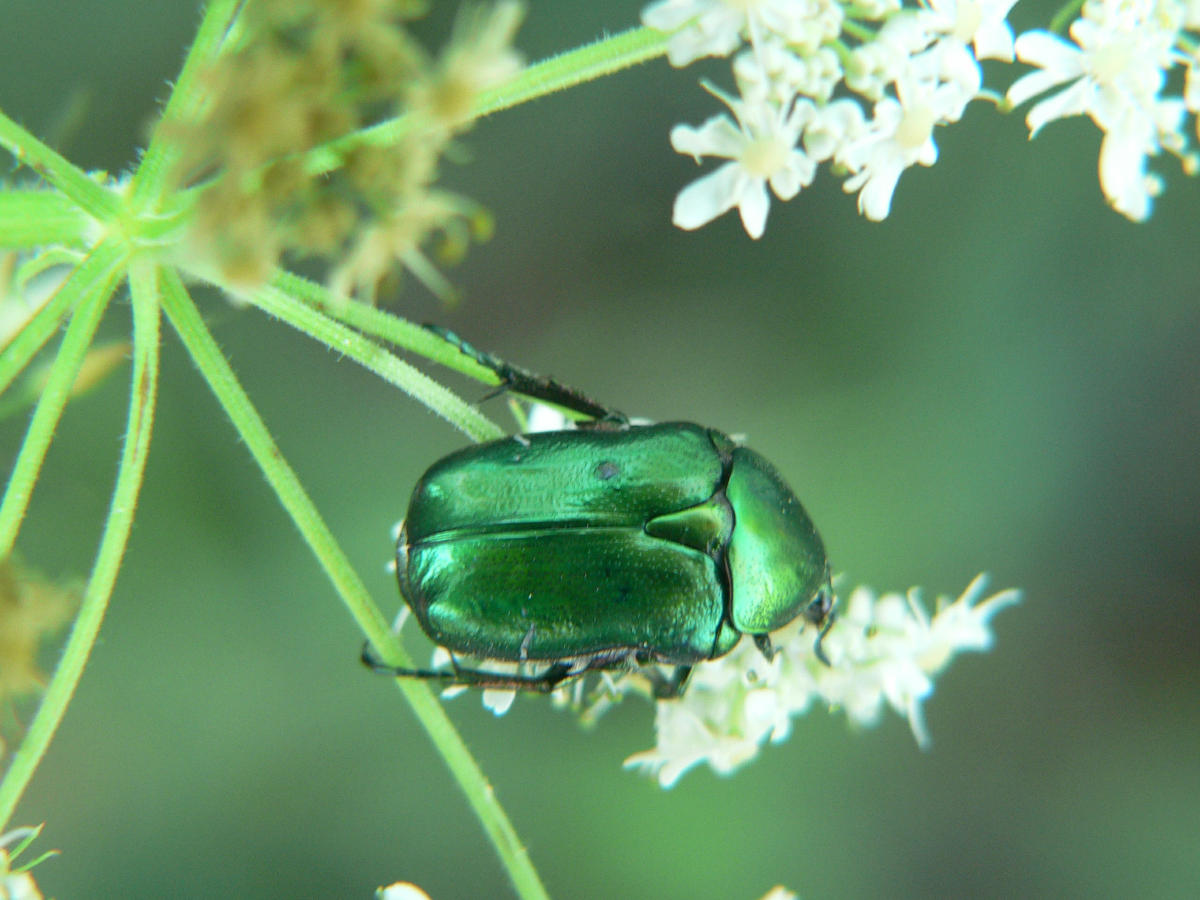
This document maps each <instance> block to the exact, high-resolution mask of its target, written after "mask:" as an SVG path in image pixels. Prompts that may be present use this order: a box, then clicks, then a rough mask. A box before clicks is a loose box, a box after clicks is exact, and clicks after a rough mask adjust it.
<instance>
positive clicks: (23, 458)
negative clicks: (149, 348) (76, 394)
mask: <svg viewBox="0 0 1200 900" xmlns="http://www.w3.org/2000/svg"><path fill="white" fill-rule="evenodd" d="M122 262H123V259H122V251H121V250H120V249H119V248H116V247H113V246H110V245H108V244H101V245H100V247H98V248H97V249H96V250H95V251H94V252H93V253H92V254H91V256H89V257H88V259H87V260H86V261H85V262H84V263H83V265H81V266H80V267H79V268H78V269H76V270H75V273H74V274H73V275H72V276H71V278H70V279H68V281H67V283H66V284H65V285H63V287H62V288H61V289H60V291H67V290H70V291H72V292H73V295H74V297H73V299H74V300H75V304H74V305H75V313H74V315H72V316H71V324H70V325H68V326H67V333H66V335H65V336H64V337H63V340H62V345H61V346H60V347H59V350H58V355H57V356H56V357H55V359H54V362H53V363H52V364H51V366H50V374H49V377H48V378H47V380H46V387H45V388H44V389H43V391H42V396H41V398H40V399H39V400H38V404H37V408H36V409H35V410H34V413H33V418H32V419H31V420H30V422H29V429H28V431H26V433H25V440H24V441H23V442H22V443H21V450H20V452H19V453H18V454H17V461H16V463H15V464H14V465H13V470H12V474H11V475H10V476H9V479H8V487H7V488H6V489H5V491H4V502H3V503H0V558H3V557H5V556H7V555H8V554H9V552H10V551H11V550H12V548H13V543H14V542H15V541H16V539H17V532H18V531H19V530H20V528H21V520H22V519H23V518H24V517H25V509H26V507H28V505H29V497H30V495H31V494H32V493H33V486H34V484H35V483H36V482H37V477H38V472H39V471H40V470H41V468H42V461H43V460H44V459H45V458H46V450H47V449H48V448H49V446H50V440H51V438H53V437H54V428H55V426H56V425H57V424H58V420H59V418H60V417H61V416H62V411H63V407H64V406H66V403H67V397H68V395H69V394H70V392H71V387H72V386H73V385H74V384H75V377H76V376H77V375H78V374H79V367H80V366H81V365H83V358H84V356H85V355H86V354H87V350H88V347H89V346H90V345H91V343H92V338H93V337H94V336H95V334H96V326H97V325H99V324H100V317H101V315H103V313H104V309H105V306H106V305H107V304H108V299H109V298H110V297H111V296H112V292H113V290H114V288H115V287H116V284H117V281H118V279H119V276H120V273H121V268H120V266H121V263H122ZM26 349H27V348H26ZM5 356H7V352H6V353H5Z"/></svg>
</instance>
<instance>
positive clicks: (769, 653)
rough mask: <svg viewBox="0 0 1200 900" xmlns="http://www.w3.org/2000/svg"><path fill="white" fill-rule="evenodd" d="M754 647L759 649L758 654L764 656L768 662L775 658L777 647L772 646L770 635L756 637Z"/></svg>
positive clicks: (757, 635)
mask: <svg viewBox="0 0 1200 900" xmlns="http://www.w3.org/2000/svg"><path fill="white" fill-rule="evenodd" d="M754 646H755V647H757V648H758V652H759V653H761V654H762V655H763V659H765V660H766V661H767V662H770V661H771V660H773V659H774V658H775V647H774V646H773V645H772V644H771V636H770V635H769V634H756V635H754Z"/></svg>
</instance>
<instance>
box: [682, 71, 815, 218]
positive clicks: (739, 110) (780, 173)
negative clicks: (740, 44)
mask: <svg viewBox="0 0 1200 900" xmlns="http://www.w3.org/2000/svg"><path fill="white" fill-rule="evenodd" d="M709 90H710V91H712V93H713V94H715V95H716V96H717V97H719V98H720V99H721V100H723V101H724V102H725V103H726V105H727V106H728V107H729V109H730V110H731V111H732V112H733V114H734V116H735V117H736V121H735V120H734V119H731V118H730V117H729V116H728V115H726V114H721V115H717V116H713V117H712V118H711V119H709V120H708V121H707V122H705V123H704V124H703V125H701V126H700V127H699V128H692V127H691V126H689V125H676V126H675V127H674V128H673V129H671V146H673V147H674V148H675V149H676V150H677V151H678V152H680V153H686V154H688V155H690V156H692V157H693V158H694V159H695V160H696V162H700V159H701V157H705V156H714V157H718V158H722V159H728V160H729V162H727V163H725V164H724V165H723V166H721V167H720V168H719V169H717V170H716V171H714V172H710V173H709V174H708V175H705V176H703V177H702V178H699V179H697V180H696V181H693V182H692V183H691V184H689V185H688V186H687V187H685V188H684V189H683V190H682V191H680V192H679V196H678V197H676V198H675V215H674V222H675V224H676V225H678V226H679V227H680V228H685V229H689V230H690V229H694V228H699V227H700V226H701V225H704V224H706V223H708V222H711V221H712V220H713V219H715V218H716V217H717V216H720V215H722V214H723V213H725V212H728V211H729V210H731V209H733V208H734V207H735V206H736V207H737V209H738V213H739V214H740V215H741V217H742V225H743V226H744V227H745V229H746V233H747V234H748V235H750V237H752V238H759V237H762V234H763V231H764V229H765V228H766V224H767V212H768V210H769V209H770V206H771V201H770V197H769V196H768V195H767V186H768V185H770V188H771V190H772V191H773V192H774V194H775V196H776V197H778V198H779V199H780V200H790V199H792V197H795V196H796V194H798V193H799V192H800V188H801V187H804V186H806V185H809V184H811V183H812V179H813V175H814V174H815V173H816V163H814V162H813V161H812V160H811V159H810V158H809V157H808V155H807V154H806V153H805V152H804V151H803V150H802V149H800V148H799V147H798V144H799V142H800V136H801V134H802V132H803V131H804V126H805V125H806V124H808V122H809V121H810V120H811V119H812V117H813V114H814V111H815V108H814V106H813V104H812V103H810V102H809V101H807V100H804V99H798V100H796V101H795V102H794V103H792V104H791V105H790V107H788V106H780V105H779V104H777V103H773V102H771V101H769V100H767V99H765V98H755V99H750V100H747V99H740V100H739V99H737V98H734V97H730V96H728V95H726V94H724V93H722V92H720V91H717V90H716V89H714V88H711V87H710V88H709Z"/></svg>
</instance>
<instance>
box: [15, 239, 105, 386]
mask: <svg viewBox="0 0 1200 900" xmlns="http://www.w3.org/2000/svg"><path fill="white" fill-rule="evenodd" d="M122 252H123V251H122V250H121V249H120V248H119V247H117V246H115V245H113V244H103V245H101V246H100V247H97V248H96V250H94V251H93V252H92V253H91V254H90V255H89V256H88V257H87V259H85V260H84V261H83V262H82V263H80V264H79V265H78V266H77V267H76V268H75V271H74V272H72V273H71V276H70V277H69V278H68V279H67V280H66V281H65V282H63V284H62V285H61V286H60V287H59V289H58V291H57V292H55V294H54V296H53V297H51V298H50V300H49V301H48V302H47V303H46V305H45V306H43V307H42V308H41V309H40V310H38V312H37V313H36V314H35V315H34V317H33V318H32V319H30V320H29V321H28V322H26V323H25V326H24V327H23V328H22V329H21V330H20V331H19V332H17V334H16V336H15V337H13V339H12V341H11V342H10V343H9V344H8V345H7V346H6V347H4V350H3V352H2V353H0V393H2V392H3V391H6V390H8V386H9V385H10V384H12V383H13V381H14V380H15V379H16V377H17V376H18V375H20V374H21V372H22V371H23V370H24V369H25V367H26V366H27V365H29V362H30V360H32V359H33V358H34V356H36V355H37V352H38V351H39V350H41V349H42V346H43V345H44V344H45V343H46V342H47V341H48V340H50V338H51V337H52V336H53V335H54V333H55V332H56V331H58V327H59V325H60V324H61V323H62V320H63V319H64V318H65V317H66V315H67V313H68V312H70V311H71V310H72V309H74V308H75V307H76V306H77V305H78V304H79V302H80V299H81V298H83V297H85V296H89V295H90V294H91V292H92V291H93V290H95V289H96V286H97V285H103V284H105V283H107V282H109V281H110V280H111V281H114V282H115V279H116V278H117V277H118V275H119V271H120V266H121V263H122V262H123V260H122Z"/></svg>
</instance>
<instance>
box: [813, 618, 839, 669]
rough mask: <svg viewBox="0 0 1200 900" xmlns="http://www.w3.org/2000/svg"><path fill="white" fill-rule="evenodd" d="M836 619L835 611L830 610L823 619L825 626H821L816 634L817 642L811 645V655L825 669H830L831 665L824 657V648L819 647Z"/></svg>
mask: <svg viewBox="0 0 1200 900" xmlns="http://www.w3.org/2000/svg"><path fill="white" fill-rule="evenodd" d="M836 618H837V610H833V609H831V610H830V611H829V615H828V616H827V617H826V618H825V624H824V625H822V626H821V630H820V631H818V632H817V641H816V643H815V644H813V655H814V656H816V657H817V659H819V660H820V661H821V662H823V663H824V664H825V666H826V667H827V668H830V669H832V668H833V664H832V663H831V662H830V661H829V657H828V656H826V655H825V648H824V647H822V646H821V641H823V640H825V635H827V634H828V633H829V629H830V628H832V627H833V620H834V619H836Z"/></svg>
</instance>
